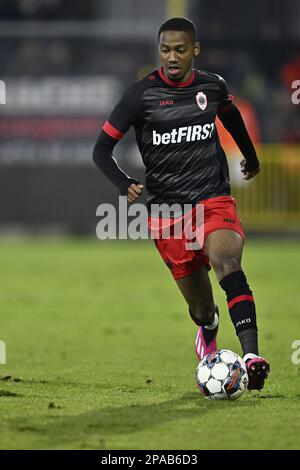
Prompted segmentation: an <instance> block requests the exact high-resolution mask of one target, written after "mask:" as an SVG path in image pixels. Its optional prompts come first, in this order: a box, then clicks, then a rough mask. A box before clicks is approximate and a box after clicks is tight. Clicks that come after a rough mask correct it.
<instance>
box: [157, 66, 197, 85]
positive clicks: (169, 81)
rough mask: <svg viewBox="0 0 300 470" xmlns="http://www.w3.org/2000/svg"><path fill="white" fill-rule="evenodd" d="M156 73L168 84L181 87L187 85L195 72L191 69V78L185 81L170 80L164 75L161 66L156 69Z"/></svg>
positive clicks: (192, 79)
mask: <svg viewBox="0 0 300 470" xmlns="http://www.w3.org/2000/svg"><path fill="white" fill-rule="evenodd" d="M158 74H159V76H160V78H161V79H162V80H163V81H164V82H165V83H167V84H168V85H170V86H174V87H176V88H183V87H186V86H189V85H190V84H191V83H192V82H193V81H194V79H195V72H194V70H193V73H192V75H191V78H189V79H188V80H187V81H186V82H173V80H170V79H169V78H168V77H166V76H165V74H164V72H163V67H160V68H159V69H158Z"/></svg>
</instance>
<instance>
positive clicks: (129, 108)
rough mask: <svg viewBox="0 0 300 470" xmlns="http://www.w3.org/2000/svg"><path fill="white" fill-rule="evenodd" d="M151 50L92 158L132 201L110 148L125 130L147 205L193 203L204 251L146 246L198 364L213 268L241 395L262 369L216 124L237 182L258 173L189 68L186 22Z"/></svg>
mask: <svg viewBox="0 0 300 470" xmlns="http://www.w3.org/2000/svg"><path fill="white" fill-rule="evenodd" d="M158 43H159V53H160V59H161V62H162V67H161V68H159V69H158V70H155V71H153V72H152V73H150V74H149V75H147V76H146V77H145V78H144V79H142V80H140V81H137V82H135V83H133V84H132V85H131V86H130V87H129V88H128V89H127V90H126V91H125V93H124V94H123V96H122V98H121V99H120V101H119V102H118V103H117V105H116V106H115V108H114V109H113V111H112V113H111V115H110V117H109V118H108V120H107V121H106V122H105V124H104V126H103V129H102V132H101V134H100V136H99V137H98V139H97V142H96V145H95V148H94V154H93V158H94V161H95V163H96V165H97V166H98V167H99V168H100V169H101V170H102V171H103V172H104V174H105V175H106V176H107V177H108V178H109V179H110V180H111V181H112V183H114V184H115V185H116V186H117V187H118V188H119V190H120V192H121V194H122V195H127V199H128V201H129V202H130V203H132V202H134V201H136V200H137V199H138V197H139V196H140V195H141V193H142V190H143V186H142V185H141V184H140V183H139V182H138V181H137V180H136V179H134V178H130V177H129V176H127V175H126V174H125V173H124V172H123V171H122V170H121V168H120V167H119V166H118V164H117V163H116V161H115V160H114V158H112V152H113V149H114V146H115V145H116V143H117V142H118V141H119V140H120V139H121V138H122V136H123V135H124V134H125V133H126V132H127V130H128V129H129V127H130V126H131V125H133V126H134V129H135V134H136V141H137V144H138V147H139V150H140V152H141V155H142V159H143V162H144V164H145V167H146V187H147V191H148V201H147V204H148V207H150V206H151V204H154V203H155V204H163V203H167V204H168V205H172V204H175V203H179V204H181V205H184V204H192V205H194V206H195V205H197V204H199V203H201V204H203V206H204V240H205V243H204V247H203V248H202V249H201V250H189V251H187V250H186V245H185V243H186V240H185V239H184V237H183V238H182V239H178V238H175V237H174V236H171V237H170V238H169V239H163V238H162V237H160V238H159V239H158V240H155V242H156V246H157V249H158V251H159V253H160V254H161V256H162V258H163V259H164V261H165V263H166V264H167V266H168V267H169V268H170V270H171V273H172V275H173V278H174V280H175V281H176V283H177V285H178V287H179V289H180V291H181V293H182V294H183V296H184V298H185V299H186V301H187V304H188V306H189V313H190V315H191V317H192V319H193V320H194V322H195V323H196V324H197V325H198V327H199V329H198V334H197V337H196V352H197V355H198V357H199V359H201V358H202V357H204V356H205V355H206V354H207V353H209V352H212V351H214V350H216V349H217V343H216V336H217V331H218V323H219V313H218V308H217V306H216V305H215V302H214V299H213V293H212V286H211V283H210V279H209V276H208V270H209V269H210V265H211V266H212V267H213V269H214V271H215V273H216V276H217V279H218V281H219V283H220V286H221V288H222V289H223V290H224V291H225V293H226V296H227V302H228V309H229V313H230V317H231V320H232V322H233V325H234V327H235V330H236V334H237V336H238V338H239V340H240V343H241V347H242V350H243V357H244V360H245V362H246V365H247V370H248V374H249V387H248V388H249V389H256V390H261V389H262V388H263V386H264V381H265V379H266V378H267V375H268V373H269V369H270V366H269V364H268V362H267V361H266V360H265V359H263V358H262V357H260V356H259V353H258V337H257V324H256V311H255V303H254V298H253V295H252V291H251V290H250V288H249V285H248V283H247V279H246V276H245V274H244V272H243V269H242V266H241V258H242V252H243V245H244V238H245V235H244V232H243V229H242V226H241V223H240V220H239V217H238V215H237V211H236V203H235V200H234V199H233V198H232V197H231V196H230V185H229V173H228V164H227V160H226V156H225V153H224V151H223V149H222V147H221V145H220V142H219V138H218V134H217V130H216V127H215V118H216V116H218V117H219V118H220V120H221V121H222V123H223V125H224V126H225V128H226V129H227V130H228V131H229V132H230V134H231V135H232V136H233V138H234V140H235V142H236V143H237V145H238V147H239V149H240V150H241V153H242V154H243V157H244V158H243V159H242V161H241V171H242V173H243V175H244V179H245V180H250V179H251V178H253V177H255V176H256V175H257V174H258V173H259V161H258V158H257V156H256V152H255V149H254V147H253V144H252V141H251V139H250V137H249V135H248V132H247V130H246V128H245V125H244V122H243V119H242V116H241V114H240V112H239V110H238V109H237V107H236V106H235V105H234V104H233V102H232V99H233V97H232V96H231V95H229V92H228V88H227V84H226V82H225V81H224V79H223V78H222V77H220V76H219V75H216V74H214V73H207V72H204V71H202V70H196V69H194V68H193V64H194V59H195V57H196V56H197V55H198V54H199V52H200V44H199V42H197V39H196V30H195V27H194V25H193V23H192V22H191V21H189V20H188V19H186V18H171V19H169V20H168V21H166V22H165V23H164V24H163V25H162V26H161V27H160V29H159V32H158ZM150 226H151V219H150Z"/></svg>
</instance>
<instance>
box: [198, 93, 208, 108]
mask: <svg viewBox="0 0 300 470" xmlns="http://www.w3.org/2000/svg"><path fill="white" fill-rule="evenodd" d="M196 103H197V105H198V106H199V108H200V109H201V110H202V111H204V110H205V109H206V106H207V98H206V95H205V94H204V93H203V91H199V93H197V95H196Z"/></svg>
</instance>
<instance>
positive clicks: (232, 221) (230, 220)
mask: <svg viewBox="0 0 300 470" xmlns="http://www.w3.org/2000/svg"><path fill="white" fill-rule="evenodd" d="M224 222H228V223H230V224H235V220H234V219H224Z"/></svg>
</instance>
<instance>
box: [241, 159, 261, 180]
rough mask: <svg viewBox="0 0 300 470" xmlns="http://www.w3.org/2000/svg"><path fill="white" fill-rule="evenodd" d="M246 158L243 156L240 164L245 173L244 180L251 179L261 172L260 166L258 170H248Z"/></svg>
mask: <svg viewBox="0 0 300 470" xmlns="http://www.w3.org/2000/svg"><path fill="white" fill-rule="evenodd" d="M246 163H247V162H246V160H245V158H243V160H242V161H241V163H240V165H241V172H242V173H243V175H244V176H243V180H251V178H254V176H256V175H258V173H259V172H260V167H258V168H257V169H256V170H254V171H247V169H246Z"/></svg>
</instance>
